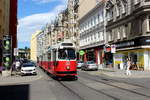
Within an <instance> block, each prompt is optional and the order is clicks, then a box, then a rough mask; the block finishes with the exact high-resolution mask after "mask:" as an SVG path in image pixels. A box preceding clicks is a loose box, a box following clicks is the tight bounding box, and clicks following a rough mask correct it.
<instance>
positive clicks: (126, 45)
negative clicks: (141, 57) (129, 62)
mask: <svg viewBox="0 0 150 100" xmlns="http://www.w3.org/2000/svg"><path fill="white" fill-rule="evenodd" d="M134 44H135V43H134V41H127V42H123V43H119V44H116V47H117V48H123V47H130V46H134Z"/></svg>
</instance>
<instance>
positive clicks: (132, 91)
mask: <svg viewBox="0 0 150 100" xmlns="http://www.w3.org/2000/svg"><path fill="white" fill-rule="evenodd" d="M82 77H83V78H86V79H89V80H92V81H95V82H99V83H102V84H105V85H108V86H112V87H115V88H118V89H121V90H124V91H127V92H130V93H134V94H137V95H140V96H144V97H147V98H150V96H149V95H145V94H143V93H139V92H136V91H134V90H129V89H126V88H123V87H119V86H116V85H113V84H110V83H108V81H109V79H106V78H103V80H105V81H101V80H97V79H93V78H91V77H88V76H83V75H82ZM109 82H116V81H112V80H111V81H109ZM120 83H125V84H128V83H126V82H120ZM128 85H132V86H135V85H133V84H128ZM136 86H138V87H140V88H142V86H139V85H136ZM144 88H145V87H144Z"/></svg>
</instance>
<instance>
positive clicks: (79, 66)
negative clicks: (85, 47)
mask: <svg viewBox="0 0 150 100" xmlns="http://www.w3.org/2000/svg"><path fill="white" fill-rule="evenodd" d="M83 64H84V62H83V61H78V63H77V68H78V69H80V68H81V66H82V65H83Z"/></svg>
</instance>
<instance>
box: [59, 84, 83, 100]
mask: <svg viewBox="0 0 150 100" xmlns="http://www.w3.org/2000/svg"><path fill="white" fill-rule="evenodd" d="M58 82H59V83H60V84H61V85H62V86H63V87H64V88H66V89H67V90H68V91H70V92H72V93H73V94H74V95H76V96H77V97H78V98H79V99H80V100H85V99H84V98H83V97H82V96H80V95H79V94H78V93H76V92H75V91H73V89H71V88H69V87H68V86H66V85H65V84H64V83H63V82H60V81H58Z"/></svg>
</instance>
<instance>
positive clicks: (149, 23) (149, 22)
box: [148, 15, 150, 31]
mask: <svg viewBox="0 0 150 100" xmlns="http://www.w3.org/2000/svg"><path fill="white" fill-rule="evenodd" d="M148 31H150V15H149V16H148Z"/></svg>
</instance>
